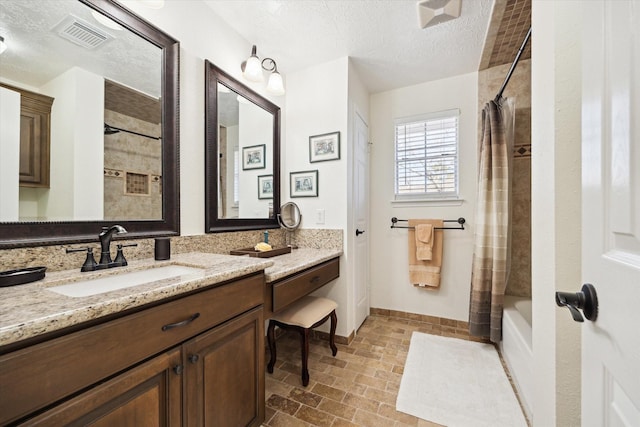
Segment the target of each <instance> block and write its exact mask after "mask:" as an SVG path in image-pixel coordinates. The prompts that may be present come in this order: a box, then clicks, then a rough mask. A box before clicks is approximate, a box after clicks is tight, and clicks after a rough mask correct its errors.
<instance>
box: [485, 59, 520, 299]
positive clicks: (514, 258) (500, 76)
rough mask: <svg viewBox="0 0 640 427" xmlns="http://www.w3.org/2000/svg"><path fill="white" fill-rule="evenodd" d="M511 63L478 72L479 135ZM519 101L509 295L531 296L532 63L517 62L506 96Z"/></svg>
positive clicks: (517, 107)
mask: <svg viewBox="0 0 640 427" xmlns="http://www.w3.org/2000/svg"><path fill="white" fill-rule="evenodd" d="M509 67H511V64H505V65H500V66H497V67H492V68H488V69H486V70H481V71H480V72H479V73H478V100H479V103H480V105H479V108H478V113H479V114H480V117H479V119H478V126H479V129H478V134H479V135H480V133H481V129H482V108H483V107H484V104H485V103H486V102H488V101H489V100H491V99H493V98H495V96H496V94H497V93H498V90H500V86H501V85H502V83H503V82H504V78H505V76H506V75H507V72H508V71H509ZM503 96H504V97H507V98H512V97H513V98H515V100H516V120H515V140H514V149H513V182H512V196H513V205H512V209H513V211H512V226H513V227H512V235H511V237H512V239H511V272H510V274H509V281H508V282H507V290H506V293H507V295H516V296H524V297H531V60H530V59H527V60H521V61H520V62H519V63H518V66H517V67H516V69H515V71H514V73H513V75H512V76H511V80H510V81H509V84H508V85H507V88H506V90H505V91H504V94H503Z"/></svg>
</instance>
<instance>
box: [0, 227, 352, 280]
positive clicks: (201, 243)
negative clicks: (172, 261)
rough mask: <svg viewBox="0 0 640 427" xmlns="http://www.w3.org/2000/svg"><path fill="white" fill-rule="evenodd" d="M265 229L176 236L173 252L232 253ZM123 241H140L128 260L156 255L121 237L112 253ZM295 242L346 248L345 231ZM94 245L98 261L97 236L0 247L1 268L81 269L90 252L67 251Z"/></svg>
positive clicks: (279, 235) (275, 238)
mask: <svg viewBox="0 0 640 427" xmlns="http://www.w3.org/2000/svg"><path fill="white" fill-rule="evenodd" d="M263 232H264V230H256V231H237V232H231V233H214V234H205V235H198V236H176V237H172V238H171V254H179V253H186V252H205V253H215V254H228V253H229V251H231V250H233V249H242V248H249V247H253V246H255V244H256V243H258V242H261V241H262V240H263ZM119 242H123V243H127V244H129V243H137V244H138V246H136V247H129V248H125V249H124V254H125V257H126V258H127V260H130V261H131V260H136V259H146V258H153V252H154V239H139V240H117V239H115V238H114V240H113V242H112V244H111V256H112V257H115V252H116V245H117V244H118V243H119ZM294 242H295V243H296V244H297V245H298V246H300V247H308V248H317V249H342V248H343V232H342V230H322V229H314V230H297V231H296V232H295V236H294ZM269 243H270V244H271V245H272V246H275V247H280V246H284V231H283V230H281V229H279V230H269ZM87 246H92V247H93V248H94V250H93V253H94V256H95V257H96V260H97V259H99V258H100V244H99V242H98V238H97V235H96V241H95V242H94V243H76V244H70V245H54V246H38V247H33V248H16V249H3V250H0V271H5V270H12V269H16V268H23V267H36V266H46V267H47V271H50V272H52V271H62V270H73V269H75V268H77V269H80V266H81V265H82V263H83V262H84V259H85V257H86V254H85V253H83V252H79V253H71V254H67V253H65V249H66V248H72V247H73V248H78V247H87Z"/></svg>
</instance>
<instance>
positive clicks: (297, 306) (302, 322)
mask: <svg viewBox="0 0 640 427" xmlns="http://www.w3.org/2000/svg"><path fill="white" fill-rule="evenodd" d="M336 308H338V304H336V302H335V301H333V300H330V299H329V298H322V297H312V296H309V295H307V296H305V297H302V298H300V299H299V300H298V301H296V302H294V303H293V304H291V305H290V306H289V307H287V308H285V309H284V310H282V311H281V312H279V313H276V314H274V315H273V317H272V319H274V320H277V321H278V322H281V323H286V324H287V325H295V326H300V327H301V328H310V327H311V326H313V324H314V323H316V322H317V321H318V320H321V319H323V318H325V317H326V316H328V315H329V314H331V312H332V311H333V310H335V309H336Z"/></svg>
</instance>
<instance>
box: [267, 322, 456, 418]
mask: <svg viewBox="0 0 640 427" xmlns="http://www.w3.org/2000/svg"><path fill="white" fill-rule="evenodd" d="M413 331H419V332H425V333H434V332H435V333H438V334H440V333H439V332H438V331H434V329H433V327H432V326H431V325H430V324H428V323H425V322H421V321H416V320H412V319H403V318H397V317H389V316H386V315H383V314H373V315H371V316H369V317H368V318H367V320H366V321H365V322H364V323H363V325H362V327H361V328H360V329H359V331H358V335H357V336H356V338H354V340H353V341H352V342H351V344H350V345H348V346H347V345H340V344H338V354H337V355H336V357H335V358H334V357H332V356H331V350H330V348H329V344H328V342H327V341H323V340H320V339H313V340H312V341H311V343H310V345H309V375H310V381H309V385H308V386H307V387H303V386H302V383H301V380H300V341H299V336H298V335H297V334H295V333H291V332H289V333H287V334H285V335H283V336H282V337H280V338H279V339H278V341H277V349H278V359H277V363H276V366H275V369H274V371H273V374H269V373H266V410H265V412H266V416H265V422H264V425H265V426H269V427H289V426H326V427H342V426H367V427H376V426H384V427H387V426H394V427H403V426H416V427H427V426H429V427H432V426H438V424H435V423H431V422H428V421H424V420H421V419H419V418H416V417H413V416H411V415H408V414H404V413H402V412H397V411H396V410H395V404H396V397H397V393H398V389H399V387H400V379H401V378H402V372H403V367H404V362H405V359H406V357H407V352H408V351H409V342H410V339H411V333H412V332H413ZM443 335H444V334H443ZM268 361H269V355H268V354H267V355H266V360H265V364H266V363H268Z"/></svg>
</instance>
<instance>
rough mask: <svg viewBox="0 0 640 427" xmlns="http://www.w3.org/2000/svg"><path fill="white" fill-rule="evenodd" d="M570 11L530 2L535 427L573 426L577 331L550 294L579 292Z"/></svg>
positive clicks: (575, 28)
mask: <svg viewBox="0 0 640 427" xmlns="http://www.w3.org/2000/svg"><path fill="white" fill-rule="evenodd" d="M576 6H579V3H578V2H575V1H557V2H546V1H539V0H538V1H534V2H533V4H532V25H533V27H534V29H535V30H534V32H535V36H534V38H533V43H532V57H533V58H534V59H533V61H532V63H531V64H532V69H531V89H532V90H531V93H532V99H531V112H532V115H531V128H532V132H531V137H532V146H533V147H534V150H533V152H532V170H531V187H532V200H531V218H532V221H531V228H532V248H531V249H532V299H533V356H534V366H533V371H534V372H536V376H535V384H534V393H533V394H534V396H533V411H534V420H533V424H534V426H549V425H562V426H578V425H580V384H581V382H580V348H581V341H580V326H579V325H578V324H576V323H575V322H573V321H572V320H571V316H570V314H569V313H568V312H567V310H566V309H560V308H558V307H556V305H555V302H554V298H553V296H554V293H555V292H556V291H557V290H563V291H572V292H573V291H577V290H579V289H580V263H581V257H580V245H581V238H580V224H581V220H580V218H581V214H580V205H581V198H580V173H581V171H580V136H581V134H580V126H581V123H580V109H581V104H580V103H581V88H580V83H581V77H580V76H581V62H580V61H581V53H580V51H581V49H582V46H581V43H580V36H581V31H582V28H581V14H580V13H579V10H578V9H577V8H576ZM587 49H588V47H587Z"/></svg>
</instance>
